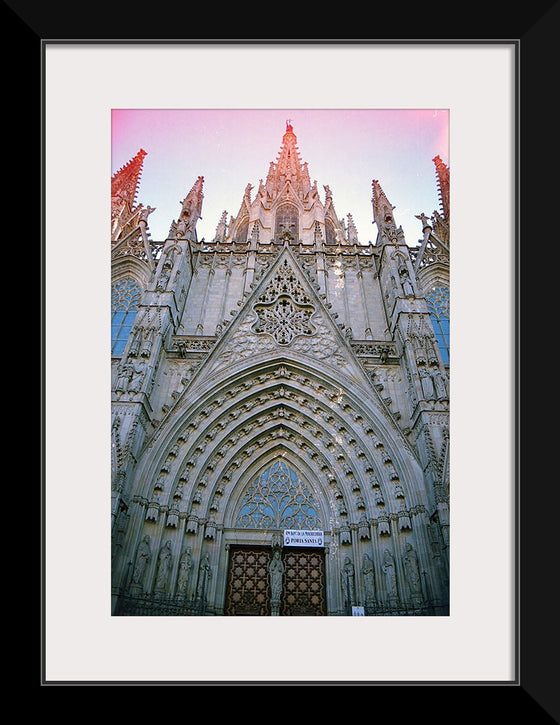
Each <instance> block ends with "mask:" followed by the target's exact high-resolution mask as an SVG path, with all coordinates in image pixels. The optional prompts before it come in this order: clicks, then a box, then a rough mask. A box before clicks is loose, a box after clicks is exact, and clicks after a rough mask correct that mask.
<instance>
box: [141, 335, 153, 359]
mask: <svg viewBox="0 0 560 725" xmlns="http://www.w3.org/2000/svg"><path fill="white" fill-rule="evenodd" d="M153 333H154V330H153V329H151V330H150V329H148V330H145V331H144V335H143V344H142V349H141V350H140V355H142V357H150V354H151V352H152V345H153Z"/></svg>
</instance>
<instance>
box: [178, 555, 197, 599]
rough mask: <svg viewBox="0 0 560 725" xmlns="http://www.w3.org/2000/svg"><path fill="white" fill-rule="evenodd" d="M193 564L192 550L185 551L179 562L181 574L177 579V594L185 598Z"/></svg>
mask: <svg viewBox="0 0 560 725" xmlns="http://www.w3.org/2000/svg"><path fill="white" fill-rule="evenodd" d="M192 566H193V562H192V556H191V550H190V548H188V549H185V551H184V552H183V554H182V556H181V559H180V561H179V574H178V577H177V594H180V595H181V596H185V595H186V594H187V586H188V584H189V579H190V576H191V570H192Z"/></svg>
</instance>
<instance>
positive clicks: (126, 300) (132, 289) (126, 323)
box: [111, 277, 142, 355]
mask: <svg viewBox="0 0 560 725" xmlns="http://www.w3.org/2000/svg"><path fill="white" fill-rule="evenodd" d="M141 294H142V291H141V289H140V287H139V286H138V284H137V283H136V282H135V281H134V280H133V279H132V278H131V277H126V278H125V279H122V280H119V281H118V282H117V283H116V284H114V285H113V288H112V290H111V353H112V354H113V355H121V354H122V352H123V350H124V348H125V345H126V342H127V340H128V336H129V335H130V331H131V329H132V323H133V322H134V318H135V317H136V310H137V309H138V303H139V302H140V296H141Z"/></svg>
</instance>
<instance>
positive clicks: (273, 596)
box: [268, 549, 284, 616]
mask: <svg viewBox="0 0 560 725" xmlns="http://www.w3.org/2000/svg"><path fill="white" fill-rule="evenodd" d="M268 573H269V576H270V604H271V607H272V612H271V613H272V615H273V616H278V614H279V610H280V599H281V597H282V575H283V574H284V564H283V563H282V558H281V556H280V549H276V550H275V551H274V554H273V555H272V560H271V562H270V565H269V567H268Z"/></svg>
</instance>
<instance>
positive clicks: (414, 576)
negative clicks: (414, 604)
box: [402, 543, 422, 601]
mask: <svg viewBox="0 0 560 725" xmlns="http://www.w3.org/2000/svg"><path fill="white" fill-rule="evenodd" d="M402 562H403V567H404V573H405V576H406V581H407V583H408V586H409V587H410V592H411V594H412V596H413V598H414V599H415V600H420V601H422V582H421V581H420V569H419V567H418V556H417V554H416V552H415V551H414V548H413V547H412V544H410V543H409V544H407V545H406V547H405V552H404V554H403V557H402Z"/></svg>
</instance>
